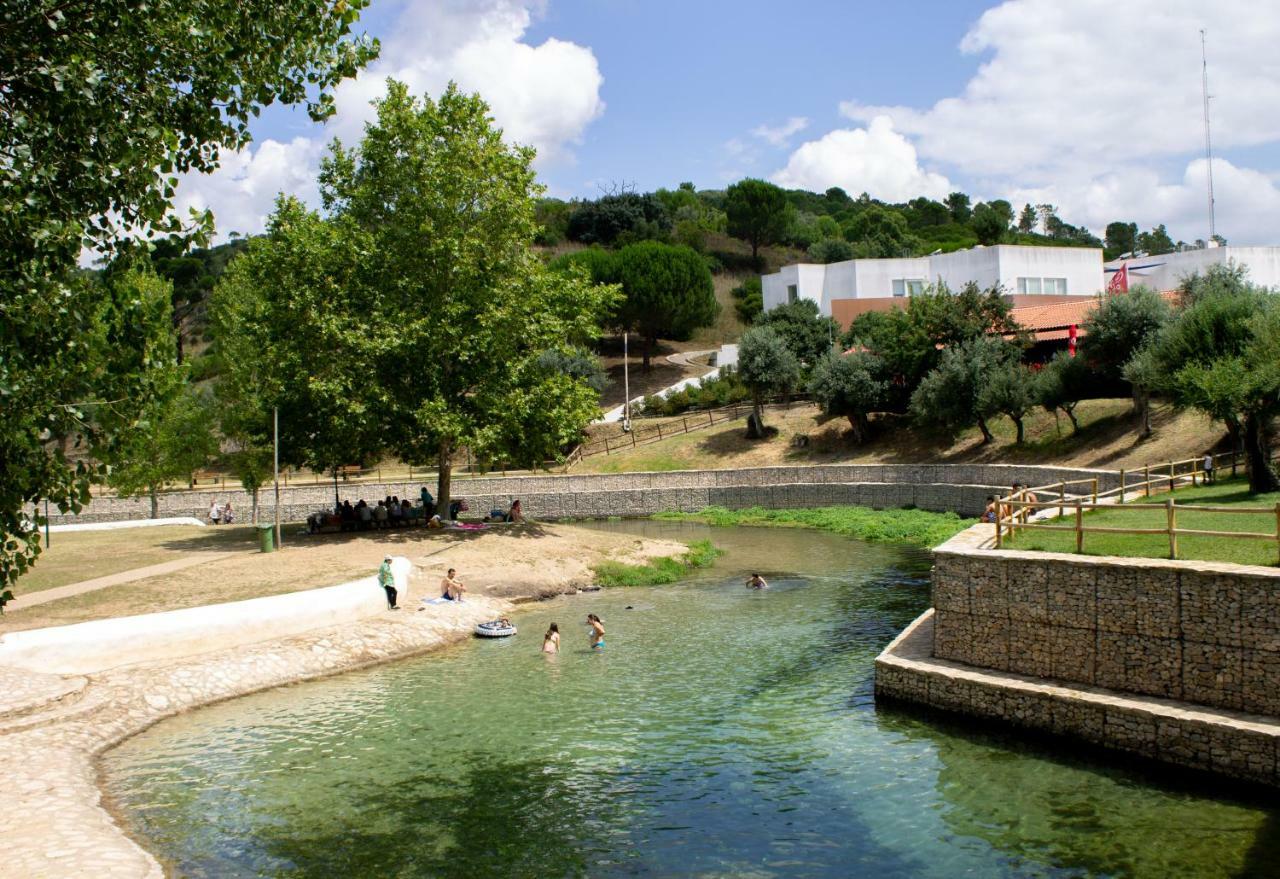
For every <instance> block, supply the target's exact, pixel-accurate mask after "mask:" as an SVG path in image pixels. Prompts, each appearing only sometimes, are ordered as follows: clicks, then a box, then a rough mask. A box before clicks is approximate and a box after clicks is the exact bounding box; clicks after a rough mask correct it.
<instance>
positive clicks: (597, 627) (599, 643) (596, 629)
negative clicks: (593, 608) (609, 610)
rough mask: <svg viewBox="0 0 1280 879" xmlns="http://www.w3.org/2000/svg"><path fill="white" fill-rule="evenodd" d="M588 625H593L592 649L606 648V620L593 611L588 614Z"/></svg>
mask: <svg viewBox="0 0 1280 879" xmlns="http://www.w3.org/2000/svg"><path fill="white" fill-rule="evenodd" d="M587 625H588V626H590V627H591V635H590V636H589V637H590V639H591V649H592V650H603V649H604V622H603V621H602V620H601V619H600V617H598V616H596V615H595V614H593V613H589V614H587Z"/></svg>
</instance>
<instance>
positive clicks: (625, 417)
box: [622, 330, 631, 431]
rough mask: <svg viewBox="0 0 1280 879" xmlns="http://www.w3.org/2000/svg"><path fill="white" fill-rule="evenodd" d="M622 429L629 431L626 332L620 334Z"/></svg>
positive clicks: (628, 362) (628, 369)
mask: <svg viewBox="0 0 1280 879" xmlns="http://www.w3.org/2000/svg"><path fill="white" fill-rule="evenodd" d="M622 394H623V396H624V397H626V399H625V400H623V401H622V429H623V430H624V431H630V430H631V357H630V355H629V353H628V350H627V332H626V331H625V330H624V331H623V333H622Z"/></svg>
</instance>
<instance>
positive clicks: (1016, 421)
mask: <svg viewBox="0 0 1280 879" xmlns="http://www.w3.org/2000/svg"><path fill="white" fill-rule="evenodd" d="M1009 419H1010V420H1011V421H1013V426H1014V427H1016V428H1017V429H1018V435H1017V438H1016V439H1015V440H1014V443H1015V444H1017V445H1022V439H1023V437H1024V435H1025V434H1024V433H1023V430H1022V419H1021V418H1014V417H1013V416H1012V415H1010V416H1009Z"/></svg>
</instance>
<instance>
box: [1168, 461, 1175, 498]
mask: <svg viewBox="0 0 1280 879" xmlns="http://www.w3.org/2000/svg"><path fill="white" fill-rule="evenodd" d="M1175 488H1177V485H1175V484H1174V481H1173V462H1172V461H1170V462H1169V491H1173V490H1174V489H1175Z"/></svg>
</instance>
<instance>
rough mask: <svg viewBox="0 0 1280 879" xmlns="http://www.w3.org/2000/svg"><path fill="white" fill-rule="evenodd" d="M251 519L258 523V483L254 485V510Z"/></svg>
mask: <svg viewBox="0 0 1280 879" xmlns="http://www.w3.org/2000/svg"><path fill="white" fill-rule="evenodd" d="M249 519H250V521H251V522H253V524H255V525H257V524H258V487H257V486H256V485H255V486H254V487H253V511H252V514H251V515H250V516H249Z"/></svg>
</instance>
